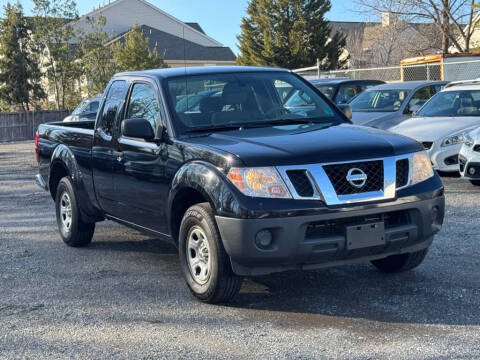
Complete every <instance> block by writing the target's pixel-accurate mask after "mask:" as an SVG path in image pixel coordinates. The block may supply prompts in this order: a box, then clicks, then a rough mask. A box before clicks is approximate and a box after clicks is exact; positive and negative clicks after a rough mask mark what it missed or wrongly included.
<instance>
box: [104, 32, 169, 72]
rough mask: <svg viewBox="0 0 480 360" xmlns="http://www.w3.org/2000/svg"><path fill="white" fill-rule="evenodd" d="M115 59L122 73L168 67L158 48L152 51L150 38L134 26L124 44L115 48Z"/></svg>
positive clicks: (119, 44)
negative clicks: (149, 42) (149, 43)
mask: <svg viewBox="0 0 480 360" xmlns="http://www.w3.org/2000/svg"><path fill="white" fill-rule="evenodd" d="M112 47H113V57H114V59H115V61H116V63H117V64H118V67H119V70H120V71H134V70H147V69H157V68H164V67H168V66H167V64H165V62H164V61H163V58H162V57H160V56H159V55H158V52H157V48H156V47H155V48H154V49H152V50H150V49H149V47H148V38H147V37H146V36H145V35H144V34H143V33H142V31H141V29H140V28H139V27H138V26H134V27H133V28H132V29H131V30H130V31H129V32H128V33H127V34H126V35H125V38H124V41H123V42H120V41H119V42H117V43H116V44H114V45H113V46H112Z"/></svg>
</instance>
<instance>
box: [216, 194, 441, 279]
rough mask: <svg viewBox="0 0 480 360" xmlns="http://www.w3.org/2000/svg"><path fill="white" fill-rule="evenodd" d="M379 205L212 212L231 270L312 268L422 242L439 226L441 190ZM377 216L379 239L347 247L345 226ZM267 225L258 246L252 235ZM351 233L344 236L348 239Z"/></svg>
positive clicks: (253, 272)
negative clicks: (259, 214) (232, 214)
mask: <svg viewBox="0 0 480 360" xmlns="http://www.w3.org/2000/svg"><path fill="white" fill-rule="evenodd" d="M384 205H385V206H381V207H371V208H366V207H360V208H359V209H351V210H345V209H331V210H329V211H328V212H327V213H325V212H323V213H321V214H318V215H308V216H291V217H277V218H264V219H258V218H257V219H237V218H228V217H222V216H217V217H216V220H217V224H218V228H219V231H220V234H221V236H222V239H223V244H224V247H225V250H226V252H227V253H228V255H229V256H230V259H231V262H232V267H233V270H234V272H235V273H236V274H238V275H243V276H248V275H263V274H269V273H273V272H279V271H284V270H290V269H314V268H320V267H330V266H336V265H343V264H348V263H354V262H362V261H368V260H374V259H379V258H384V257H386V256H389V255H393V254H400V253H405V252H413V251H419V250H422V249H424V248H426V247H428V246H429V245H430V244H431V242H432V238H433V235H434V234H435V233H437V232H438V231H439V230H440V229H441V226H442V223H443V216H444V211H445V199H444V196H443V191H440V192H439V193H438V194H437V195H436V196H435V197H433V198H430V199H424V200H419V201H414V202H406V203H403V202H401V201H397V202H395V203H393V204H392V205H389V204H384ZM371 221H382V222H384V224H385V236H384V238H385V243H384V244H381V245H376V246H370V247H359V248H355V249H352V248H350V249H347V247H348V246H347V236H346V227H347V226H349V227H350V226H352V225H360V224H366V223H369V222H371ZM265 229H267V230H269V231H270V233H271V234H272V239H273V240H272V243H271V245H270V246H268V247H266V248H263V249H262V248H260V247H259V246H258V245H257V244H256V242H255V238H256V235H257V234H258V232H259V231H261V230H265ZM350 241H353V242H355V241H356V239H355V238H353V239H352V238H349V242H350Z"/></svg>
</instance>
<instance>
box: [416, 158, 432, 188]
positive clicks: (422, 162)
mask: <svg viewBox="0 0 480 360" xmlns="http://www.w3.org/2000/svg"><path fill="white" fill-rule="evenodd" d="M432 176H433V169H432V163H431V162H430V157H429V156H428V155H427V153H426V152H425V151H420V152H416V153H414V154H413V156H412V176H411V178H412V185H415V184H418V183H419V182H422V181H425V180H427V179H429V178H431V177H432Z"/></svg>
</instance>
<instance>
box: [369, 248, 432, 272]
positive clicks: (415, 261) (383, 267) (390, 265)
mask: <svg viewBox="0 0 480 360" xmlns="http://www.w3.org/2000/svg"><path fill="white" fill-rule="evenodd" d="M427 252H428V248H426V249H424V250H420V251H417V252H413V253H407V254H400V255H392V256H389V257H386V258H384V259H379V260H373V261H372V264H373V265H374V266H375V267H376V268H377V269H379V270H380V271H383V272H386V273H397V272H402V271H408V270H411V269H413V268H416V267H417V266H418V265H420V264H421V263H422V261H423V260H424V259H425V256H426V255H427Z"/></svg>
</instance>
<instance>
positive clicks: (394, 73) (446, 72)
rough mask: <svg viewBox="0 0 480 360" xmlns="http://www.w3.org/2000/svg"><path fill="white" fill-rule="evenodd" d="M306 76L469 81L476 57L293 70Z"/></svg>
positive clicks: (476, 71)
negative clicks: (352, 67) (392, 64)
mask: <svg viewBox="0 0 480 360" xmlns="http://www.w3.org/2000/svg"><path fill="white" fill-rule="evenodd" d="M293 71H294V72H296V73H297V74H299V75H302V76H303V77H305V78H307V79H321V78H349V79H356V80H358V79H369V80H382V81H385V82H400V81H416V80H446V81H459V80H472V79H476V78H479V77H480V60H474V61H448V59H445V60H444V61H442V62H435V63H427V64H416V65H404V66H388V67H376V68H365V69H344V70H331V71H321V70H320V68H319V67H318V66H312V67H307V68H302V69H295V70H293Z"/></svg>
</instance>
